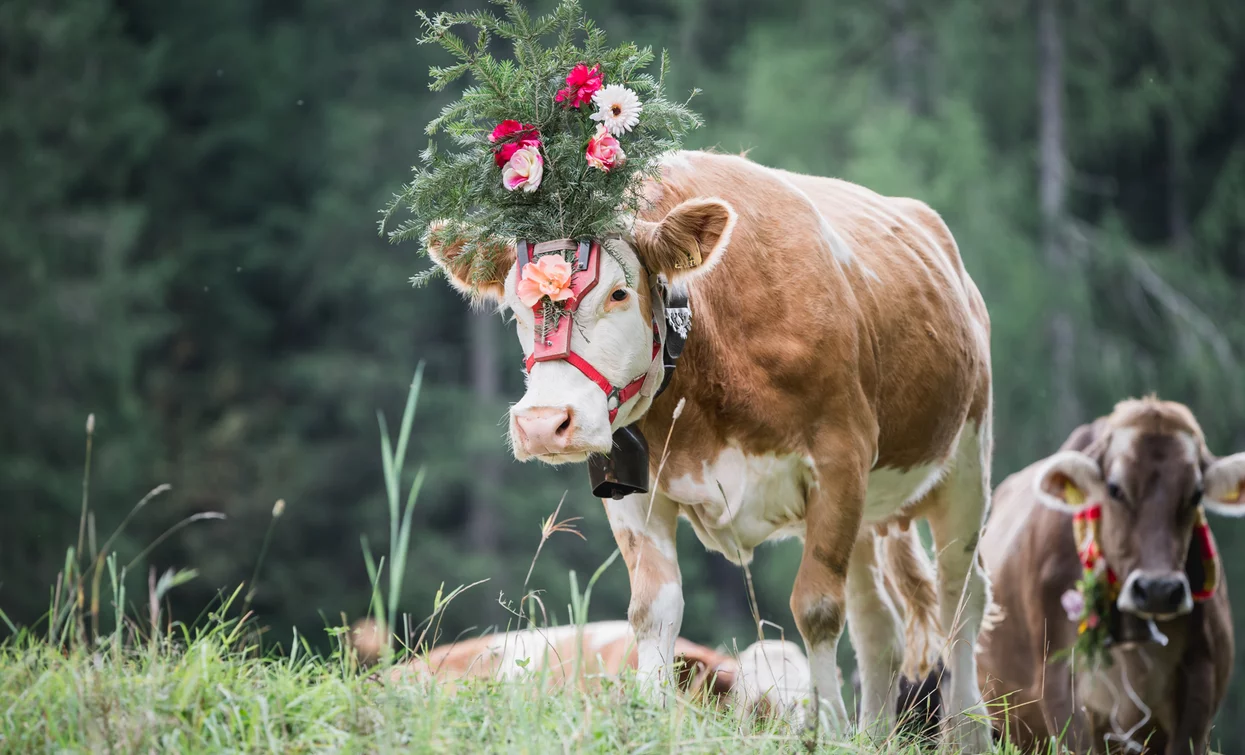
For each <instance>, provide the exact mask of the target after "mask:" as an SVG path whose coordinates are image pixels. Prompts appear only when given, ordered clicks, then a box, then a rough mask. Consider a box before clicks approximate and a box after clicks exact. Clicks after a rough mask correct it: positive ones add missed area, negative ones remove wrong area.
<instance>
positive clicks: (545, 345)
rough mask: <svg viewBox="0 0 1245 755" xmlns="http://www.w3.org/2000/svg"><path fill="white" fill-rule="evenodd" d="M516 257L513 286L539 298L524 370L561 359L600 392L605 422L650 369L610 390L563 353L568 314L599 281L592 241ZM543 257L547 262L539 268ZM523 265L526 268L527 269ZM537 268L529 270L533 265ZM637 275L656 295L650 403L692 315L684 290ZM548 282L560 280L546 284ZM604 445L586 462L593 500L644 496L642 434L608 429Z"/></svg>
mask: <svg viewBox="0 0 1245 755" xmlns="http://www.w3.org/2000/svg"><path fill="white" fill-rule="evenodd" d="M516 251H517V257H518V260H517V263H516V264H517V266H518V270H517V274H518V278H519V280H520V281H521V282H523V281H527V283H525V284H524V285H528V286H529V287H531V288H532V289H533V294H535V293H537V292H543V293H544V294H545V295H542V296H540V298H539V299H538V300H536V302H535V303H534V304H533V305H532V312H533V314H534V316H535V319H536V324H535V328H534V336H533V344H532V352H531V354H530V355H529V356H528V357H527V359H526V360H525V361H524V364H523V366H524V370H525V371H527V372H531V371H532V367H534V366H535V365H536V363H537V362H551V361H564V362H566V363H568V364H570V365H571V366H572V367H574V368H575V369H577V370H579V371H580V372H581V373H583V375H584V376H585V377H587V378H588V379H589V380H591V381H592V382H593V383H595V384H596V385H597V387H599V388H600V389H601V390H602V391H604V392H605V400H606V406H607V407H608V408H609V419H610V423H611V424H613V422H614V420H615V419H616V418H617V417H618V412H619V410H620V409H621V408H622V406H623V404H626V403H627V402H628V401H630V400H631V399H632V398H635V396H636V395H637V394H639V393H640V391H641V390H642V389H643V388H644V383H645V381H646V380H647V379H648V375H649V373H650V372H651V365H650V369H647V370H645V371H644V372H643V373H641V374H640V375H638V376H636V377H635V378H634V379H633V380H631V381H630V382H628V383H627V384H626V385H621V386H618V385H614V384H613V383H611V382H610V381H609V379H608V378H606V377H605V375H603V374H602V373H601V371H600V370H598V369H597V368H596V367H594V366H593V365H592V364H591V363H589V362H588V360H586V359H584V358H583V357H582V356H580V355H579V354H577V353H575V351H574V350H573V349H572V348H571V329H572V327H573V325H574V317H575V312H576V311H577V310H578V309H579V304H580V302H582V301H583V299H584V297H585V296H586V295H587V294H588V293H589V292H590V291H592V289H594V288H595V287H596V285H597V283H598V282H599V281H600V278H601V253H602V242H601V241H600V240H597V239H557V240H554V241H543V242H540V243H536V244H533V243H531V242H528V241H519V242H518V243H517V244H516ZM568 253H570V254H571V255H572V256H571V259H570V260H569V261H568V260H567V259H566V255H567V254H568ZM546 257H548V258H549V259H550V260H551V262H552V264H550V265H545V264H544V263H542V262H541V260H542V259H543V258H546ZM559 262H561V263H562V264H558V263H559ZM529 265H531V266H533V268H531V269H529V267H528V266H529ZM538 265H539V266H542V267H543V268H545V269H540V270H537V269H536V267H535V266H538ZM567 265H569V268H568V267H567ZM641 269H642V270H643V263H641ZM643 272H644V275H645V278H646V279H647V280H648V282H649V283H650V284H652V285H653V286H654V288H655V289H656V291H655V293H657V294H658V295H657V296H654V297H653V356H652V359H653V361H656V360H657V357H658V355H659V354H660V355H661V357H662V368H663V369H662V376H661V383H660V384H659V385H658V387H657V390H656V392H655V393H654V394H653V398H656V397H657V396H659V395H661V393H662V392H663V391H665V389H666V386H667V385H668V384H669V382H670V378H671V377H672V376H673V375H674V369H675V365H676V364H677V363H678V360H679V357H680V356H681V355H682V353H683V347H684V345H685V344H686V342H687V337H688V335H689V334H690V332H691V327H692V310H691V305H690V302H689V300H688V295H687V290H686V288H684V287H682V286H673V287H672V286H668V285H667V284H666V283H665V281H664V280H661V279H660V278H659V279H656V280H655V279H654V278H653V276H651V275H649V274H648V271H647V270H644V271H643ZM551 277H554V278H564V279H559V280H549V279H550V278H551ZM663 325H664V326H665V327H664V328H663V327H662V326H663ZM663 330H664V333H663ZM612 441H613V448H612V449H611V451H610V453H609V454H608V455H606V456H599V455H598V456H593V457H591V458H590V459H589V460H588V475H589V479H590V481H591V483H592V492H593V495H595V496H597V497H599V498H613V499H618V498H622V497H624V496H626V495H630V494H634V493H647V492H648V442H647V441H646V440H645V438H644V435H643V434H642V433H641V432H640V431H639V429H638V428H636V427H635V425H634V424H631V425H628V426H626V427H622V428H619V429H618V430H616V431H614V434H613V437H612Z"/></svg>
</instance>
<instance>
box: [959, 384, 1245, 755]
mask: <svg viewBox="0 0 1245 755" xmlns="http://www.w3.org/2000/svg"><path fill="white" fill-rule="evenodd" d="M1243 479H1245V454H1237V455H1235V456H1229V457H1227V458H1225V459H1216V458H1215V457H1214V456H1213V455H1211V453H1210V451H1209V450H1207V448H1206V444H1205V441H1204V440H1203V437H1202V431H1201V428H1200V427H1199V426H1198V423H1197V420H1196V419H1194V417H1193V415H1192V414H1191V413H1190V412H1189V410H1188V409H1187V408H1185V407H1184V406H1183V405H1181V404H1176V403H1171V402H1165V401H1158V400H1156V399H1144V400H1140V401H1125V402H1122V403H1120V404H1119V405H1118V406H1116V408H1115V411H1114V412H1113V413H1112V414H1111V416H1109V417H1106V418H1103V419H1099V420H1097V421H1096V422H1094V423H1093V424H1092V425H1086V426H1084V427H1081V428H1079V429H1078V430H1077V431H1076V432H1075V433H1073V435H1072V437H1070V438H1069V439H1068V441H1067V442H1066V443H1065V444H1064V446H1063V449H1062V450H1060V452H1059V453H1057V454H1055V455H1054V456H1051V457H1050V458H1048V459H1045V460H1043V461H1040V462H1038V463H1036V464H1034V465H1032V466H1030V467H1029V468H1027V469H1025V470H1023V471H1021V472H1018V473H1016V474H1014V475H1012V476H1011V477H1009V478H1008V479H1007V480H1005V481H1004V482H1003V484H1002V485H1000V486H999V488H998V490H997V491H996V492H995V495H994V506H993V510H992V513H991V515H990V521H989V523H988V525H987V528H986V533H985V535H984V537H983V543H984V545H983V547H982V555H983V557H984V558H985V560H986V565H987V568H988V571H989V573H990V577H991V581H992V583H993V585H994V599H995V601H997V603H998V604H999V606H1000V607H1001V609H1002V610H1001V618H1000V620H999V621H997V622H992V628H991V629H989V630H988V631H986V632H983V634H982V640H981V645H982V649H981V652H980V654H979V659H978V661H979V664H980V665H979V669H980V673H981V684H982V688H983V690H985V694H986V699H987V700H988V701H990V705H991V707H992V708H993V707H995V702H994V701H995V700H998V701H999V704H1000V705H999V708H1000V710H999V712H998V714H997V715H996V723H997V726H998V728H999V730H1000V731H1005V732H1006V733H1007V735H1008V736H1009V737H1010V739H1011V740H1012V741H1013V742H1016V743H1017V744H1019V745H1021V746H1022V747H1024V748H1027V749H1039V750H1040V751H1041V752H1046V751H1047V747H1048V745H1047V744H1046V743H1047V742H1048V740H1049V739H1050V738H1051V737H1060V738H1061V740H1062V742H1063V743H1064V745H1065V746H1067V747H1069V748H1070V749H1073V750H1074V751H1077V752H1087V751H1090V750H1091V749H1094V748H1102V747H1103V745H1104V740H1105V741H1108V742H1109V741H1115V742H1116V746H1118V745H1119V744H1120V742H1121V739H1122V738H1123V737H1124V736H1125V735H1130V736H1128V737H1127V738H1128V739H1131V740H1132V741H1133V742H1136V743H1138V744H1144V745H1145V746H1146V748H1147V751H1148V752H1153V753H1190V752H1192V753H1203V752H1205V751H1206V748H1207V744H1208V739H1209V735H1210V725H1211V719H1212V718H1213V717H1214V715H1215V711H1216V710H1217V709H1218V708H1219V705H1220V703H1221V702H1222V701H1223V697H1224V694H1225V692H1226V691H1227V688H1228V677H1229V674H1230V671H1231V668H1232V653H1233V639H1232V623H1231V616H1230V612H1229V605H1228V593H1227V588H1226V586H1225V585H1224V584H1223V580H1222V579H1221V578H1219V579H1216V575H1218V574H1219V573H1220V569H1219V561H1218V557H1217V555H1216V554H1215V548H1214V540H1213V538H1211V537H1210V531H1209V529H1208V528H1207V527H1206V524H1205V519H1204V517H1203V513H1202V512H1203V509H1205V510H1209V511H1211V512H1214V513H1218V514H1224V515H1227V516H1240V515H1241V514H1243V513H1245V501H1242V498H1241V489H1242V480H1243ZM1074 516H1079V522H1080V524H1078V525H1076V526H1074V523H1075V522H1076V521H1077V520H1074ZM1074 531H1075V532H1078V533H1080V537H1079V538H1078V537H1074ZM1078 540H1079V542H1078ZM1083 562H1084V563H1087V564H1091V565H1094V566H1095V568H1098V569H1100V570H1102V571H1101V573H1102V577H1101V579H1103V580H1105V584H1106V590H1107V592H1106V595H1107V598H1106V599H1105V600H1104V604H1105V605H1107V606H1109V607H1108V610H1107V611H1106V613H1105V615H1102V616H1099V617H1098V618H1095V619H1089V618H1086V619H1085V620H1084V621H1083V622H1082V621H1081V615H1082V614H1084V615H1086V616H1087V615H1088V614H1087V612H1085V611H1084V610H1082V606H1081V605H1080V603H1079V600H1078V595H1077V593H1076V592H1070V591H1073V590H1074V588H1075V586H1076V584H1077V580H1078V579H1081V577H1082V573H1083V569H1084V567H1083ZM1098 564H1102V566H1098ZM1116 594H1118V597H1115V598H1114V602H1113V604H1112V603H1110V602H1109V601H1110V600H1111V598H1112V597H1114V596H1115V595H1116ZM1150 620H1153V621H1154V625H1153V630H1152V629H1151V625H1150V624H1149V621H1150ZM1082 625H1083V626H1084V628H1085V629H1086V630H1091V629H1096V628H1097V627H1099V626H1102V627H1105V628H1107V629H1108V630H1109V635H1110V636H1111V638H1112V641H1113V644H1111V647H1110V649H1109V650H1107V651H1106V652H1107V653H1108V654H1109V658H1110V661H1111V664H1110V666H1109V667H1106V668H1097V669H1095V668H1093V667H1092V666H1091V665H1090V664H1089V663H1088V659H1087V658H1085V657H1083V656H1082V657H1080V658H1077V659H1075V660H1074V662H1073V663H1072V664H1069V662H1068V661H1067V660H1064V659H1056V658H1055V657H1053V656H1056V654H1058V653H1059V652H1060V651H1063V650H1065V649H1067V648H1070V647H1072V646H1073V644H1074V643H1075V642H1076V640H1077V637H1078V630H1079V629H1080V627H1081V626H1082ZM1164 641H1165V642H1166V644H1165V645H1164V644H1162V643H1163V642H1164ZM1004 696H1005V699H1004Z"/></svg>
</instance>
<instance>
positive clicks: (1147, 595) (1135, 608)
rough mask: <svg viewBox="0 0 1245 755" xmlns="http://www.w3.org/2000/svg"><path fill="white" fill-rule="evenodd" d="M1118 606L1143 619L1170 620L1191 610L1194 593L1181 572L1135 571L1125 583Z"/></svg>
mask: <svg viewBox="0 0 1245 755" xmlns="http://www.w3.org/2000/svg"><path fill="white" fill-rule="evenodd" d="M1117 605H1118V606H1119V608H1120V610H1121V611H1125V612H1127V613H1131V614H1133V615H1134V616H1139V617H1141V618H1143V619H1170V618H1173V617H1176V616H1183V615H1185V614H1187V613H1189V611H1191V610H1193V593H1192V591H1191V590H1190V589H1189V578H1188V577H1186V576H1185V575H1184V573H1183V572H1178V571H1171V572H1153V571H1143V570H1141V569H1135V570H1133V571H1132V572H1131V573H1130V574H1129V575H1128V579H1126V580H1124V586H1123V588H1121V590H1120V598H1119V601H1118V602H1117Z"/></svg>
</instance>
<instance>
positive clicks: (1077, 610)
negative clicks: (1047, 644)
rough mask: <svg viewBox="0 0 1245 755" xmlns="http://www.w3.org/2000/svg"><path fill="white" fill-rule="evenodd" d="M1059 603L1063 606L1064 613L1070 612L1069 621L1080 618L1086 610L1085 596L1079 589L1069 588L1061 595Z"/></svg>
mask: <svg viewBox="0 0 1245 755" xmlns="http://www.w3.org/2000/svg"><path fill="white" fill-rule="evenodd" d="M1059 603H1060V605H1062V606H1063V610H1064V613H1066V614H1068V621H1078V620H1080V618H1081V614H1082V613H1084V611H1085V598H1084V597H1083V596H1082V595H1081V592H1080V591H1079V590H1068V591H1067V592H1065V593H1064V594H1063V595H1062V596H1060V598H1059Z"/></svg>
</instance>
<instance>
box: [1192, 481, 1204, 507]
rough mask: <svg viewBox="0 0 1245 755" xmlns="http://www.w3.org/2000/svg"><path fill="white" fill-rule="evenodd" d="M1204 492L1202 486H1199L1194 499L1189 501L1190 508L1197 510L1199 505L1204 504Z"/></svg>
mask: <svg viewBox="0 0 1245 755" xmlns="http://www.w3.org/2000/svg"><path fill="white" fill-rule="evenodd" d="M1204 492H1205V490H1203V489H1202V486H1201V485H1198V486H1197V488H1196V489H1195V490H1194V491H1193V497H1192V498H1190V499H1189V508H1195V507H1196V506H1197V505H1198V504H1199V503H1201V502H1202V494H1203V493H1204Z"/></svg>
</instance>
